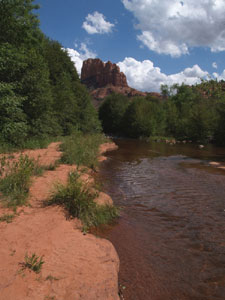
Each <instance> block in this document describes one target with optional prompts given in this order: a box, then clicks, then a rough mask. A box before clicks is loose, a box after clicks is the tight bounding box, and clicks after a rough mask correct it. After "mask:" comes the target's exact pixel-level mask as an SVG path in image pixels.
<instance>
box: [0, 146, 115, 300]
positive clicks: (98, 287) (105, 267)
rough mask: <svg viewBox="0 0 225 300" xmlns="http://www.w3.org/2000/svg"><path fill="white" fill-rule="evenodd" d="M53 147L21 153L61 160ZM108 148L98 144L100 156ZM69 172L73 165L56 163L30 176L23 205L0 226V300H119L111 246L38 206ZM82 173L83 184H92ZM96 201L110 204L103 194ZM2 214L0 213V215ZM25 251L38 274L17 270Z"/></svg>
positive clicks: (48, 160)
mask: <svg viewBox="0 0 225 300" xmlns="http://www.w3.org/2000/svg"><path fill="white" fill-rule="evenodd" d="M58 146H59V144H58V143H53V144H50V145H49V147H48V148H47V149H41V150H29V151H24V154H27V155H28V156H29V157H32V158H38V159H39V162H41V164H45V165H50V164H52V163H54V162H55V161H56V160H57V159H58V158H59V157H60V156H61V152H60V151H59V150H58ZM108 149H109V150H113V149H116V145H115V144H111V143H107V144H105V145H101V147H100V154H101V155H102V154H103V153H104V152H106V151H107V150H108ZM101 159H102V158H101V157H100V160H101ZM75 169H76V166H74V165H73V166H69V165H63V164H62V165H59V166H58V167H56V169H55V170H53V171H46V172H44V174H43V176H41V177H35V178H34V180H33V184H32V186H31V188H30V196H29V206H24V207H20V208H19V209H18V210H17V213H18V215H17V216H16V217H15V218H14V220H13V222H12V223H9V224H7V223H5V222H0V234H1V241H0V265H1V267H0V282H1V284H0V300H6V299H7V300H14V299H18V300H26V299H34V300H43V299H55V300H57V299H58V300H63V299H65V300H70V299H71V300H72V299H73V300H74V299H85V300H86V299H87V300H95V299H96V300H97V299H102V300H103V299H104V300H107V299H108V300H115V299H119V296H118V271H119V258H118V255H117V253H116V251H115V249H114V247H113V245H112V244H111V243H110V242H109V241H107V240H104V239H100V238H97V237H95V236H93V235H91V234H87V235H83V234H82V232H81V230H80V227H81V223H80V221H79V220H77V219H73V220H72V219H66V218H65V212H64V210H63V209H62V208H61V207H58V206H53V207H43V201H44V200H45V199H47V198H48V197H49V195H50V194H51V192H52V191H53V189H54V185H55V183H56V182H60V183H63V184H66V182H67V178H68V173H69V172H72V171H73V170H75ZM88 173H89V174H84V175H83V176H84V177H83V180H85V181H91V180H92V177H91V175H90V172H88ZM96 201H97V203H99V204H105V203H107V204H109V203H112V199H111V198H110V197H109V196H108V195H106V194H104V193H100V194H99V197H98V199H96ZM6 212H8V210H6V209H3V208H1V209H0V215H3V214H5V213H6ZM26 253H27V254H29V255H31V254H33V253H35V254H36V255H38V256H39V257H41V256H42V255H43V260H44V264H43V267H42V270H41V272H40V273H39V274H36V273H34V272H33V271H30V270H28V269H25V270H23V271H22V269H21V264H22V263H23V262H24V256H25V254H26Z"/></svg>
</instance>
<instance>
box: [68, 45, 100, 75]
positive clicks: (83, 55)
mask: <svg viewBox="0 0 225 300" xmlns="http://www.w3.org/2000/svg"><path fill="white" fill-rule="evenodd" d="M75 46H76V48H78V45H75ZM65 50H66V51H67V52H68V54H69V56H70V58H71V60H72V62H74V64H75V67H76V69H77V72H78V74H79V75H80V74H81V68H82V65H83V61H84V60H85V59H88V58H95V57H96V56H97V54H96V53H95V52H93V51H91V50H90V49H88V47H87V45H86V44H85V43H81V46H80V47H79V48H78V50H79V52H78V51H77V50H75V49H71V48H67V49H65Z"/></svg>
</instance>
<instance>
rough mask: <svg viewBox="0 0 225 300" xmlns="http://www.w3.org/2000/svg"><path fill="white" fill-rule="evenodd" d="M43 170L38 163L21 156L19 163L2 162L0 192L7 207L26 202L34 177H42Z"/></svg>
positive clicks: (0, 167)
mask: <svg viewBox="0 0 225 300" xmlns="http://www.w3.org/2000/svg"><path fill="white" fill-rule="evenodd" d="M42 171H43V168H42V167H40V166H38V164H37V162H35V161H34V160H31V159H29V158H28V156H27V155H25V156H24V155H20V157H19V159H18V161H12V162H10V161H9V160H7V158H6V157H3V158H2V159H1V160H0V176H1V179H0V191H1V192H2V194H3V197H4V200H5V202H6V204H7V206H17V205H23V204H25V202H26V199H27V196H28V192H29V188H30V184H31V176H32V175H41V173H42Z"/></svg>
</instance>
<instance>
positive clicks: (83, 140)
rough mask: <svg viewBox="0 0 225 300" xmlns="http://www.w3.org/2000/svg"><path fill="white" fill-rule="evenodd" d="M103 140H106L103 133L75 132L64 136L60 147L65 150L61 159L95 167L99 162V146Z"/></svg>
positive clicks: (70, 162)
mask: <svg viewBox="0 0 225 300" xmlns="http://www.w3.org/2000/svg"><path fill="white" fill-rule="evenodd" d="M103 142H105V137H104V136H103V135H101V134H86V135H84V134H82V133H80V132H74V133H73V134H72V135H71V136H68V137H66V138H64V141H63V143H62V145H61V147H60V148H61V150H62V151H63V155H62V158H61V161H62V162H63V163H66V164H71V165H72V164H76V165H78V166H80V165H83V166H87V167H90V168H95V167H96V165H97V164H98V161H97V156H98V151H99V146H100V144H102V143H103Z"/></svg>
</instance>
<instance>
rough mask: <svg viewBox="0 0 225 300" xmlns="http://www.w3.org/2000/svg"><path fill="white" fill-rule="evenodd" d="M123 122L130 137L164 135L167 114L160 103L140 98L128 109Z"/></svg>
mask: <svg viewBox="0 0 225 300" xmlns="http://www.w3.org/2000/svg"><path fill="white" fill-rule="evenodd" d="M123 122H124V124H125V126H124V128H125V132H126V134H127V135H128V136H130V137H135V138H138V137H140V136H145V137H149V136H153V135H163V133H164V127H165V114H164V111H163V108H162V105H160V103H157V102H150V101H148V100H146V99H145V98H141V97H138V98H136V99H134V100H133V101H132V103H131V104H130V106H129V107H128V109H127V111H126V113H125V115H124V121H123Z"/></svg>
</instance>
